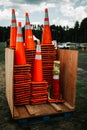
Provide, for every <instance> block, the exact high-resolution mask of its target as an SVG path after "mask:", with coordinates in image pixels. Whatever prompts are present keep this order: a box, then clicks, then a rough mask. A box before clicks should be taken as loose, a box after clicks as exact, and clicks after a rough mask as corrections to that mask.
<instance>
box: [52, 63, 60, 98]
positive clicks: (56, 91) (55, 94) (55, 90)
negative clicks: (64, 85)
mask: <svg viewBox="0 0 87 130" xmlns="http://www.w3.org/2000/svg"><path fill="white" fill-rule="evenodd" d="M59 73H60V61H54V66H53V86H52V90H51V98H53V99H60V83H59Z"/></svg>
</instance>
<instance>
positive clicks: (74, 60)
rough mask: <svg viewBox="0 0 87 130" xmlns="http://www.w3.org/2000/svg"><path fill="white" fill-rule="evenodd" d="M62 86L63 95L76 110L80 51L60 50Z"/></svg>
mask: <svg viewBox="0 0 87 130" xmlns="http://www.w3.org/2000/svg"><path fill="white" fill-rule="evenodd" d="M58 54H59V60H60V84H61V89H62V95H63V98H64V99H65V101H66V102H67V103H68V104H70V106H72V107H74V108H75V97H76V78H77V64H78V51H74V50H62V49H61V50H59V53H58Z"/></svg>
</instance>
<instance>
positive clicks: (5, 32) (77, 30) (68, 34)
mask: <svg viewBox="0 0 87 130" xmlns="http://www.w3.org/2000/svg"><path fill="white" fill-rule="evenodd" d="M32 27H33V34H34V35H35V36H36V37H37V38H38V39H40V40H41V37H42V29H43V25H38V26H36V25H32ZM23 32H24V27H23ZM51 32H52V40H57V42H68V41H69V42H77V43H86V42H87V18H84V19H83V20H82V22H81V23H80V24H79V22H78V21H76V22H75V25H74V28H69V26H66V27H65V26H64V27H62V26H56V25H51ZM23 34H24V33H23ZM9 37H10V27H0V42H5V41H6V40H7V39H9Z"/></svg>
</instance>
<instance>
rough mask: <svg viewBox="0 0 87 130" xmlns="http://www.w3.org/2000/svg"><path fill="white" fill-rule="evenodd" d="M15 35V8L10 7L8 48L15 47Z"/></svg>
mask: <svg viewBox="0 0 87 130" xmlns="http://www.w3.org/2000/svg"><path fill="white" fill-rule="evenodd" d="M16 36H17V23H16V16H15V10H14V9H12V20H11V28H10V48H15V47H16Z"/></svg>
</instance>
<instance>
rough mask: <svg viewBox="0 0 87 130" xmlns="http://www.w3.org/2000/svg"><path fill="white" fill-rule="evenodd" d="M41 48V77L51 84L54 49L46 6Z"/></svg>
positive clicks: (54, 56) (54, 57)
mask: <svg viewBox="0 0 87 130" xmlns="http://www.w3.org/2000/svg"><path fill="white" fill-rule="evenodd" d="M41 50H42V63H43V77H44V79H45V80H46V81H47V82H48V83H49V85H51V84H52V68H53V61H54V60H55V59H56V49H55V47H54V45H52V36H51V29H50V25H49V17H48V9H47V8H46V9H45V18H44V27H43V32H42V44H41Z"/></svg>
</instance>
